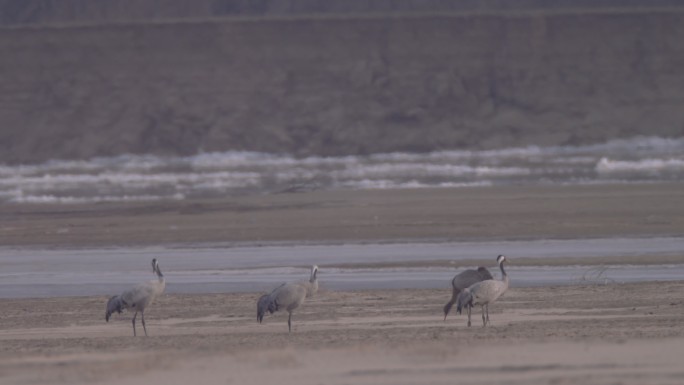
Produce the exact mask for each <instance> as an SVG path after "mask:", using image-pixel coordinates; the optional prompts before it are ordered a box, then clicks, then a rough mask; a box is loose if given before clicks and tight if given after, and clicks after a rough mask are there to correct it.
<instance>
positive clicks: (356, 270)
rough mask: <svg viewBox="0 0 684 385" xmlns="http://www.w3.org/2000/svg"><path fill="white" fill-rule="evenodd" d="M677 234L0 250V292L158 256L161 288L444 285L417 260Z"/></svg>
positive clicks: (82, 280) (571, 277) (547, 270)
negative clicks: (310, 280) (314, 267)
mask: <svg viewBox="0 0 684 385" xmlns="http://www.w3.org/2000/svg"><path fill="white" fill-rule="evenodd" d="M682 250H684V238H644V239H592V240H543V241H502V242H462V243H432V244H365V245H317V246H305V245H297V246H261V247H259V246H249V247H231V248H225V247H222V248H219V247H216V248H199V247H194V248H172V249H170V248H164V247H147V248H122V249H93V250H55V249H11V248H0V297H3V298H22V297H23V298H26V297H51V296H79V295H111V294H115V293H118V292H120V291H122V290H124V289H126V288H128V287H131V286H132V285H135V284H137V283H140V282H144V281H145V280H150V279H153V278H154V276H153V275H152V267H151V265H150V261H151V260H152V258H154V257H158V258H159V259H160V265H161V268H162V271H163V272H164V275H165V277H166V279H167V291H168V292H169V293H227V292H252V291H266V290H269V289H271V288H273V287H274V286H276V285H277V284H280V283H282V282H287V281H293V280H299V279H306V278H307V277H308V274H309V267H308V266H309V265H311V264H318V265H320V266H321V270H320V272H319V274H320V275H319V279H320V281H321V286H322V287H323V288H326V289H330V290H352V289H354V290H359V289H380V288H386V289H398V288H446V289H448V287H449V286H448V285H449V280H450V279H451V278H452V277H453V275H454V274H456V273H457V271H458V270H457V269H453V268H449V267H430V266H429V264H428V263H425V264H424V266H422V267H421V266H420V262H428V261H436V260H441V261H458V260H464V259H477V260H483V261H491V264H488V266H489V267H491V268H492V269H494V270H493V271H496V264H495V262H494V259H495V257H496V255H498V254H501V253H502V252H503V253H505V254H506V255H507V256H509V258H510V260H511V261H513V262H514V261H515V258H520V257H539V258H548V259H556V260H557V259H559V258H571V257H609V256H633V255H672V254H676V253H681V251H682ZM382 262H412V263H414V264H416V265H417V266H416V267H388V268H364V267H353V264H358V263H382ZM605 268H606V270H599V269H598V268H597V267H587V266H535V267H524V266H520V267H517V266H515V264H512V265H510V266H509V268H508V270H509V273H510V275H511V277H512V285H513V286H535V285H548V284H555V285H562V284H571V283H578V282H593V283H612V282H635V281H648V280H679V279H682V277H683V276H684V265H668V266H664V265H656V266H624V265H621V266H606V267H605Z"/></svg>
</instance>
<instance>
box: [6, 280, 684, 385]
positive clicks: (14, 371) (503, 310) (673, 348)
mask: <svg viewBox="0 0 684 385" xmlns="http://www.w3.org/2000/svg"><path fill="white" fill-rule="evenodd" d="M682 293H684V282H672V283H642V284H625V285H619V284H615V285H607V286H571V287H549V288H534V289H512V290H511V291H509V292H508V293H507V294H506V295H505V297H504V298H502V299H501V301H500V302H498V303H497V304H496V305H493V306H492V308H491V314H490V315H491V320H492V326H491V327H487V328H482V327H480V324H479V321H480V320H479V318H477V317H476V318H474V321H475V323H474V325H475V326H474V327H471V328H467V327H466V325H465V318H464V316H458V315H451V316H450V317H449V318H448V319H447V321H446V322H443V321H442V314H441V309H442V306H443V304H444V302H446V301H447V299H448V295H449V293H448V291H447V290H391V291H362V292H331V291H321V292H320V293H319V294H318V295H317V296H316V297H315V298H313V299H312V300H311V301H309V302H308V303H306V304H305V305H304V306H303V307H302V308H301V311H299V312H298V313H296V315H295V317H294V330H293V332H292V334H288V333H287V324H286V317H285V316H284V314H276V315H275V316H271V317H270V318H268V319H266V321H265V323H264V324H262V325H259V324H257V323H256V321H255V314H254V313H255V300H256V297H257V296H258V294H257V293H252V294H216V295H164V296H163V297H161V298H159V300H158V301H157V302H156V303H155V304H154V305H153V306H152V307H151V308H150V309H149V310H148V314H147V324H148V330H149V333H150V337H148V338H143V337H138V338H133V337H132V335H131V334H132V333H131V324H130V316H129V315H117V316H115V317H114V319H113V321H110V323H105V322H104V319H103V315H104V314H103V313H104V303H105V300H106V298H104V297H83V298H58V299H34V300H0V306H1V307H2V309H3V312H2V313H3V314H2V317H0V358H1V360H0V382H2V383H3V384H41V383H50V384H62V383H63V384H71V383H103V384H109V383H111V384H115V383H116V384H135V383H145V384H186V383H188V382H191V381H199V383H203V384H245V383H255V384H257V383H272V382H274V381H277V382H278V383H283V384H319V383H325V384H365V383H378V384H416V383H421V384H428V383H430V384H451V383H454V381H455V378H458V383H464V384H470V383H477V384H498V383H502V381H503V382H505V383H509V384H517V383H525V384H547V383H559V384H586V383H592V384H604V383H606V384H607V383H611V384H614V383H620V384H644V383H649V384H680V383H681V382H682V381H683V380H684V370H683V369H682V368H681V356H682V354H684V323H682V319H684V302H683V301H682V298H683V297H682ZM138 327H140V325H138Z"/></svg>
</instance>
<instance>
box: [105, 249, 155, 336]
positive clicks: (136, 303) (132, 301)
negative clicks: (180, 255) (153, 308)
mask: <svg viewBox="0 0 684 385" xmlns="http://www.w3.org/2000/svg"><path fill="white" fill-rule="evenodd" d="M152 272H153V273H156V274H157V279H155V280H151V281H149V282H145V283H141V284H139V285H138V286H135V287H134V288H132V289H128V290H126V291H124V292H123V293H121V294H119V295H115V296H113V297H111V298H110V299H109V301H107V313H106V314H105V321H107V322H109V317H111V315H112V313H114V312H117V313H121V312H122V311H123V310H124V309H128V310H130V311H134V312H135V314H134V315H133V319H132V320H131V322H132V323H133V336H134V337H135V336H136V332H135V317H137V316H138V312H140V315H141V316H142V325H143V330H144V331H145V336H147V328H146V327H145V308H146V307H147V306H148V305H150V304H151V303H152V301H154V299H155V298H156V297H157V296H158V295H160V294H162V293H163V292H164V288H165V287H166V281H165V280H164V274H162V272H161V270H160V269H159V262H158V261H157V258H154V259H152Z"/></svg>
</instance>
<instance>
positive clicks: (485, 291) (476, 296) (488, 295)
mask: <svg viewBox="0 0 684 385" xmlns="http://www.w3.org/2000/svg"><path fill="white" fill-rule="evenodd" d="M505 261H506V256H504V255H499V256H498V257H496V262H497V263H498V264H499V269H501V281H498V280H495V279H490V280H487V281H482V282H478V283H476V284H474V285H472V286H470V287H468V288H466V289H464V290H463V291H462V292H461V294H459V296H458V299H457V300H456V311H457V312H458V313H459V314H461V310H462V309H463V308H464V307H467V308H468V326H470V312H471V309H472V308H473V306H481V307H482V324H483V325H482V326H487V324H488V323H489V304H490V303H492V302H494V301H496V300H497V299H498V298H499V297H501V296H502V295H503V293H505V292H506V290H508V282H509V280H508V274H506V270H504V266H503V265H504V262H505ZM485 312H486V315H485Z"/></svg>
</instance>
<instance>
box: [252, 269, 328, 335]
mask: <svg viewBox="0 0 684 385" xmlns="http://www.w3.org/2000/svg"><path fill="white" fill-rule="evenodd" d="M317 273H318V266H316V265H313V266H311V276H310V277H309V280H308V281H303V282H292V283H285V284H282V285H280V286H278V287H276V288H275V289H273V291H272V292H271V293H269V294H264V295H262V296H261V297H260V298H259V300H258V301H257V321H258V322H259V323H261V322H262V321H263V319H264V315H265V314H266V312H267V311H268V312H269V313H271V314H273V313H274V312H277V311H279V310H281V309H284V310H287V312H288V314H289V315H288V317H287V328H288V330H289V331H290V332H292V312H293V311H294V310H295V309H297V308H298V307H299V306H300V305H301V304H302V303H303V302H304V300H305V299H306V298H307V297H311V296H312V295H314V294H315V293H316V292H317V291H318V278H317V277H316V274H317Z"/></svg>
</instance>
